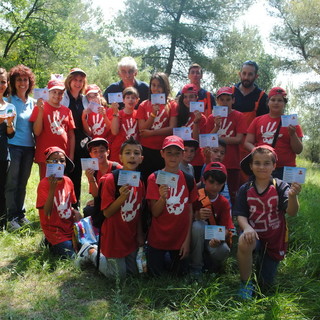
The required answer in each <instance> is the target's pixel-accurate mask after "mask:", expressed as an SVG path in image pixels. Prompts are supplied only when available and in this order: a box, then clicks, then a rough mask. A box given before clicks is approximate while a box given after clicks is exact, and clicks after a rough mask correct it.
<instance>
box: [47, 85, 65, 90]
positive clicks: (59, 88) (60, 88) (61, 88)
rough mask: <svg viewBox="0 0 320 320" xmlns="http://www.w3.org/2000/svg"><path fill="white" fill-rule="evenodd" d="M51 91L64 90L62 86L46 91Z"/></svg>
mask: <svg viewBox="0 0 320 320" xmlns="http://www.w3.org/2000/svg"><path fill="white" fill-rule="evenodd" d="M51 90H65V87H62V86H54V87H52V88H50V89H48V91H51Z"/></svg>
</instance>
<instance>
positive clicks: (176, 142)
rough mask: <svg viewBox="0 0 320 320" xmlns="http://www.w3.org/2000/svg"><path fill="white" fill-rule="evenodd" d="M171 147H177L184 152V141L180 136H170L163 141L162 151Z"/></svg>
mask: <svg viewBox="0 0 320 320" xmlns="http://www.w3.org/2000/svg"><path fill="white" fill-rule="evenodd" d="M171 146H175V147H178V148H180V149H181V150H184V143H183V140H182V139H181V138H180V137H178V136H168V137H166V138H165V139H164V140H163V144H162V150H163V149H165V148H168V147H171Z"/></svg>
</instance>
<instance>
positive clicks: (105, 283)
mask: <svg viewBox="0 0 320 320" xmlns="http://www.w3.org/2000/svg"><path fill="white" fill-rule="evenodd" d="M299 165H300V166H305V167H307V168H308V174H307V183H306V184H305V185H304V186H303V190H302V192H301V194H300V196H299V199H300V204H301V209H300V211H299V214H298V216H297V217H294V218H290V219H288V222H289V229H290V243H289V245H290V247H289V252H288V255H287V257H286V259H285V260H284V261H283V262H282V263H281V265H280V269H279V272H278V277H277V284H276V286H275V290H274V292H273V293H270V294H269V295H264V294H262V293H259V292H257V296H256V297H255V298H254V299H253V300H252V301H250V302H243V301H239V300H238V299H237V296H236V292H237V289H238V284H239V279H238V277H239V275H238V270H237V264H236V260H235V257H234V256H232V257H231V258H230V259H229V260H228V265H227V272H226V274H224V275H222V276H219V277H214V276H210V275H205V276H204V278H203V279H202V280H201V281H199V282H192V281H190V279H188V278H186V279H172V278H166V277H163V278H161V279H149V278H147V277H145V276H141V277H137V278H127V279H126V280H125V281H123V282H120V281H119V280H118V279H114V280H108V279H106V278H104V277H103V276H101V275H100V274H98V273H97V272H96V271H95V269H94V268H93V267H90V266H89V267H88V268H86V269H85V270H83V271H80V270H78V269H76V268H75V267H74V266H73V262H72V261H69V260H65V261H63V260H57V259H55V258H54V257H52V256H51V255H50V254H49V252H48V250H47V248H45V247H44V246H43V245H42V242H41V240H42V232H41V230H40V225H39V219H38V213H37V210H35V208H34V205H35V200H36V188H37V184H38V172H37V168H36V167H35V168H33V172H32V176H31V179H30V181H29V184H28V192H27V216H28V218H30V219H31V220H32V224H31V226H27V227H24V228H23V229H22V230H19V231H16V232H11V233H8V232H7V231H5V232H2V233H1V234H0V245H1V251H0V252H1V253H0V257H1V258H0V319H77V320H78V319H146V320H148V319H161V320H166V319H170V320H171V319H172V320H173V319H210V320H212V319H217V320H218V319H219V320H220V319H221V320H222V319H223V320H224V319H239V320H240V319H241V320H242V319H261V320H262V319H264V320H268V319H290V320H291V319H299V320H300V319H301V320H302V319H320V298H319V296H320V274H319V271H320V268H319V261H320V257H319V248H320V232H319V206H320V201H319V198H320V197H319V194H320V172H319V167H313V166H312V165H311V163H309V162H307V161H299ZM83 182H84V186H85V187H86V183H85V180H84V181H83ZM84 193H85V192H84ZM88 198H89V197H88V196H86V197H83V201H82V203H83V204H84V203H85V201H86V200H87V199H88ZM233 251H234V252H235V250H233Z"/></svg>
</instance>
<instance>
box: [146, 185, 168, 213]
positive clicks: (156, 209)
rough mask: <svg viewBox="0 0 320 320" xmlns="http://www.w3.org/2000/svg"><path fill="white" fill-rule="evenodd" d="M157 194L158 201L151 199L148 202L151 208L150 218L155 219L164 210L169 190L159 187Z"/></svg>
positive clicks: (165, 187) (164, 186)
mask: <svg viewBox="0 0 320 320" xmlns="http://www.w3.org/2000/svg"><path fill="white" fill-rule="evenodd" d="M159 193H160V198H159V199H158V200H154V199H151V200H150V207H151V213H152V216H153V217H155V218H157V217H159V216H160V215H161V214H162V212H163V209H164V208H165V205H166V201H167V197H168V193H169V188H168V186H166V185H161V186H160V187H159Z"/></svg>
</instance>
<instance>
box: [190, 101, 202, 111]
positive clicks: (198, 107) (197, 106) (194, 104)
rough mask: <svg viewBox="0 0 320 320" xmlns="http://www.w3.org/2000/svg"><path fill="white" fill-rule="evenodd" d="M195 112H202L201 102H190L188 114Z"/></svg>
mask: <svg viewBox="0 0 320 320" xmlns="http://www.w3.org/2000/svg"><path fill="white" fill-rule="evenodd" d="M196 110H198V111H200V112H204V102H203V101H190V112H195V111H196Z"/></svg>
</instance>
